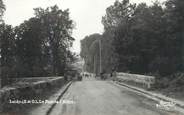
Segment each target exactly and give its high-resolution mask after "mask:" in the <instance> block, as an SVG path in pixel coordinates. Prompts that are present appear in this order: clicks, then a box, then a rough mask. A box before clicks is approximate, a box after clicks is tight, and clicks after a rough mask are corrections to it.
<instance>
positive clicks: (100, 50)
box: [99, 39, 102, 73]
mask: <svg viewBox="0 0 184 115" xmlns="http://www.w3.org/2000/svg"><path fill="white" fill-rule="evenodd" d="M101 45H102V44H101V39H99V52H100V73H102V49H101Z"/></svg>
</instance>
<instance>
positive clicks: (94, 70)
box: [93, 55, 96, 75]
mask: <svg viewBox="0 0 184 115" xmlns="http://www.w3.org/2000/svg"><path fill="white" fill-rule="evenodd" d="M93 58H94V59H93V63H94V65H93V66H94V68H93V73H94V75H95V74H96V65H95V64H96V61H95V58H96V57H95V55H94V57H93Z"/></svg>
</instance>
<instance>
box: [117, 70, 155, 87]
mask: <svg viewBox="0 0 184 115" xmlns="http://www.w3.org/2000/svg"><path fill="white" fill-rule="evenodd" d="M116 77H117V79H118V80H119V81H125V82H133V83H135V84H139V85H142V86H143V87H145V88H147V89H150V88H151V87H152V86H153V84H154V83H155V77H154V76H146V75H138V74H129V73H123V72H118V73H116Z"/></svg>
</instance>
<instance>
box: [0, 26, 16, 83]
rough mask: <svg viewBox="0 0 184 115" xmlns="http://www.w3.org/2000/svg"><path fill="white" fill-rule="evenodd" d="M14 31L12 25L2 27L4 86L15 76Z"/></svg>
mask: <svg viewBox="0 0 184 115" xmlns="http://www.w3.org/2000/svg"><path fill="white" fill-rule="evenodd" d="M14 35H15V33H14V30H13V28H12V27H11V26H10V25H5V24H1V25H0V41H1V43H0V61H1V63H0V68H1V73H0V75H1V77H2V86H4V85H5V84H7V83H8V78H10V77H12V76H15V75H14V72H15V70H14V68H15V54H14V53H15V41H14Z"/></svg>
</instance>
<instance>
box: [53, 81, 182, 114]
mask: <svg viewBox="0 0 184 115" xmlns="http://www.w3.org/2000/svg"><path fill="white" fill-rule="evenodd" d="M62 101H63V103H62V104H57V105H56V106H55V107H54V109H53V110H52V112H51V115H179V113H174V112H166V111H163V110H159V109H157V108H156V107H155V104H156V103H155V102H153V101H151V100H149V99H147V98H144V97H142V96H139V95H137V94H135V93H133V92H131V91H130V90H128V89H127V88H122V87H118V86H115V85H113V84H110V83H108V82H106V81H100V80H95V79H94V78H90V79H84V80H83V81H78V82H74V83H73V84H72V85H71V86H70V88H69V89H68V91H67V92H66V93H65V94H64V96H63V98H62Z"/></svg>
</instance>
